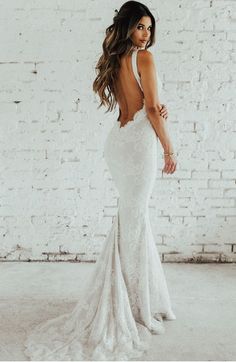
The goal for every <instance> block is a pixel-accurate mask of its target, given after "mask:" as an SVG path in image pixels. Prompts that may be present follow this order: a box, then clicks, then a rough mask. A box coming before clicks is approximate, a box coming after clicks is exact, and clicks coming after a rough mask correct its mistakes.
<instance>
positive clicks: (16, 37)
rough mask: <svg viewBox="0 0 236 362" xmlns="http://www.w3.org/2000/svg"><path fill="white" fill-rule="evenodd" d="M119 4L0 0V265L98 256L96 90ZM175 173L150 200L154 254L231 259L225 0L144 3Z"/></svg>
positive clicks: (231, 92)
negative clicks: (150, 17)
mask: <svg viewBox="0 0 236 362" xmlns="http://www.w3.org/2000/svg"><path fill="white" fill-rule="evenodd" d="M122 3H123V2H119V1H108V0H107V1H105V0H103V1H98V0H96V1H92V0H86V1H75V0H61V1H56V0H51V1H46V0H43V1H28V0H27V1H23V0H18V1H16V0H15V1H13V0H12V1H8V2H6V1H0V5H1V21H0V30H1V31H0V38H1V57H0V80H1V91H0V127H1V130H0V131H1V132H0V137H1V139H0V153H1V162H0V172H1V174H0V181H1V183H0V185H1V189H0V235H1V244H0V260H3V261H4V260H87V261H88V260H94V259H96V255H97V253H99V251H100V248H101V245H102V243H103V242H104V239H105V237H106V235H107V233H108V231H109V230H110V227H111V223H112V217H113V216H114V215H115V213H116V208H117V198H118V193H117V191H116V189H115V187H114V184H113V181H112V178H111V175H110V173H109V170H108V169H107V166H106V164H105V161H104V159H103V144H104V140H105V138H106V135H107V133H108V132H109V129H110V128H111V127H112V124H113V122H115V121H116V118H117V116H118V111H117V110H116V111H115V112H112V113H107V114H105V110H106V109H105V108H102V109H100V110H97V106H98V98H97V97H95V95H94V94H93V91H92V82H93V80H94V78H95V69H94V68H95V64H96V62H97V60H98V57H99V56H100V54H101V51H102V41H103V39H104V35H105V28H106V27H107V26H108V25H110V24H111V23H112V17H113V15H114V10H115V8H117V9H119V7H120V6H121V5H122ZM145 4H146V5H147V6H149V7H150V9H151V11H153V13H154V15H155V16H156V14H158V16H159V18H160V20H159V21H158V23H157V24H156V25H157V28H156V32H157V33H156V39H157V43H156V44H155V46H154V47H153V48H152V50H151V51H152V52H153V54H154V56H155V61H156V64H157V68H158V69H157V70H158V72H159V75H160V78H161V79H162V82H163V87H164V88H163V98H162V99H161V103H165V104H166V105H167V108H168V111H169V119H168V123H169V132H170V135H171V138H172V140H173V144H174V149H175V151H176V152H177V158H178V169H177V171H176V172H175V173H174V174H173V175H167V174H164V175H163V176H162V173H161V169H162V168H163V159H162V156H161V155H162V149H161V147H160V144H158V149H159V151H160V157H159V159H158V173H157V179H156V184H155V187H154V190H153V193H152V198H151V202H150V205H149V206H150V217H151V223H152V227H153V234H154V236H155V241H156V244H157V247H158V250H159V253H160V254H161V255H162V260H163V261H187V260H193V261H232V260H234V261H235V260H236V253H235V251H236V241H235V232H236V226H235V225H236V204H235V198H236V185H235V184H236V182H235V178H236V142H235V132H236V128H235V124H236V123H235V121H236V110H235V101H233V99H235V83H236V69H235V61H236V57H235V41H236V21H235V19H236V18H235V16H236V15H235V7H236V3H235V1H227V0H212V1H208V0H198V1H189V0H185V1H181V0H178V1H177V0H166V1H165V2H163V1H160V0H158V1H146V2H145Z"/></svg>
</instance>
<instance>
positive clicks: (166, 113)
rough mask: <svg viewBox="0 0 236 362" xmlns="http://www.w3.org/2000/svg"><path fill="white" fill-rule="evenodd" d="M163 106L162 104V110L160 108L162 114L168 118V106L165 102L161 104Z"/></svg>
mask: <svg viewBox="0 0 236 362" xmlns="http://www.w3.org/2000/svg"><path fill="white" fill-rule="evenodd" d="M161 106H162V108H161V110H160V115H161V116H162V117H163V118H165V119H167V118H168V111H167V108H166V106H165V104H161Z"/></svg>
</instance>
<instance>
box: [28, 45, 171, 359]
mask: <svg viewBox="0 0 236 362" xmlns="http://www.w3.org/2000/svg"><path fill="white" fill-rule="evenodd" d="M137 52H138V49H136V50H134V51H133V53H132V68H133V73H134V76H135V78H136V79H137V82H138V84H139V86H140V87H141V82H140V79H139V75H138V71H137V59H136V58H137ZM157 76H158V75H157ZM158 84H160V79H159V82H158ZM141 89H142V87H141ZM104 158H105V161H106V163H107V165H108V167H109V171H110V173H111V175H112V179H113V181H114V184H115V186H116V188H117V190H118V192H119V200H118V210H117V214H116V215H115V216H114V218H113V222H112V226H111V229H110V230H109V232H108V235H107V237H106V240H105V242H104V244H103V246H102V249H101V253H100V254H99V257H98V259H97V261H96V264H95V266H94V269H93V271H92V273H91V274H90V276H89V278H88V281H87V284H86V287H85V288H84V289H83V291H82V293H81V296H80V297H79V301H78V302H77V303H76V305H75V307H74V309H73V310H72V311H70V312H68V313H66V314H63V315H60V316H58V317H56V318H53V319H51V320H48V321H46V322H42V323H41V324H39V325H37V326H36V327H35V328H34V329H33V330H32V331H30V333H28V335H27V338H26V341H25V354H26V356H28V357H29V358H30V359H31V360H58V361H59V360H70V361H73V360H132V359H137V358H141V357H142V356H144V353H145V352H146V351H147V350H148V348H149V346H150V340H151V335H152V334H161V333H164V332H165V328H164V325H163V319H167V320H174V319H176V317H175V315H174V313H173V310H172V307H171V302H170V297H169V292H168V288H167V284H166V279H165V275H164V271H163V269H162V264H161V261H160V258H159V254H158V251H157V248H156V245H155V242H154V238H153V234H152V230H151V224H150V219H149V208H148V202H149V199H150V195H151V192H152V189H153V186H154V182H155V176H156V167H157V136H156V133H155V131H154V130H153V128H152V126H151V124H150V121H149V120H148V118H147V114H146V111H145V109H144V105H143V108H142V109H140V110H139V111H137V112H136V113H135V115H134V117H133V120H131V121H129V122H128V123H127V124H126V125H125V126H123V127H120V122H119V121H115V122H114V125H113V127H112V128H111V130H110V132H109V133H108V136H107V138H106V141H105V146H104Z"/></svg>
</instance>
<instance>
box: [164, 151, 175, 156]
mask: <svg viewBox="0 0 236 362" xmlns="http://www.w3.org/2000/svg"><path fill="white" fill-rule="evenodd" d="M171 155H174V152H171V153H164V156H171Z"/></svg>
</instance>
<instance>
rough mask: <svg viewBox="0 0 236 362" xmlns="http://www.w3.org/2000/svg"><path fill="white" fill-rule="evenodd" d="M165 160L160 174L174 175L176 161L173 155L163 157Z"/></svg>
mask: <svg viewBox="0 0 236 362" xmlns="http://www.w3.org/2000/svg"><path fill="white" fill-rule="evenodd" d="M164 159H165V165H164V168H163V169H162V173H163V172H165V173H167V174H168V173H174V172H175V171H176V166H177V160H176V157H175V155H170V156H164Z"/></svg>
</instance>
